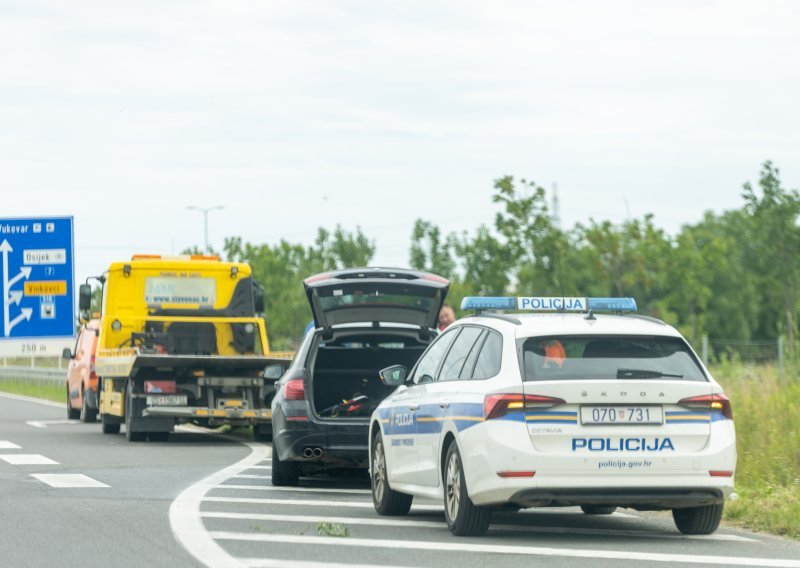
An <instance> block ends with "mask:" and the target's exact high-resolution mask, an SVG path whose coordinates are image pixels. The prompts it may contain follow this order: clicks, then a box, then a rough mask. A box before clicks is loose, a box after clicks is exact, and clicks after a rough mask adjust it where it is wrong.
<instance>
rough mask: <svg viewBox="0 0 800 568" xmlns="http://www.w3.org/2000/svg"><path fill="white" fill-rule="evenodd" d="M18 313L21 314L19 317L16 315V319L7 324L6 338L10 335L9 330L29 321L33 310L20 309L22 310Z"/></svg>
mask: <svg viewBox="0 0 800 568" xmlns="http://www.w3.org/2000/svg"><path fill="white" fill-rule="evenodd" d="M20 311H21V312H22V313H21V314H20V315H18V316H17V317H15V318H14V319H13V320H11V321H10V322H9V323H8V329H7V330H6V336H8V334H9V333H11V330H12V329H14V326H16V325H17V324H19V323H21V322H22V321H23V320H27V321H31V316H32V315H33V309H32V308H22V310H20Z"/></svg>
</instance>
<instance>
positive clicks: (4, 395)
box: [0, 374, 67, 408]
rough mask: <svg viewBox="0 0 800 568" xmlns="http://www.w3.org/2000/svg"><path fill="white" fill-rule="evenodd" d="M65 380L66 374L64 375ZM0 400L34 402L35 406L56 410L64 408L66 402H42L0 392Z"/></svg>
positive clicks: (32, 398)
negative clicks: (39, 405) (52, 407)
mask: <svg viewBox="0 0 800 568" xmlns="http://www.w3.org/2000/svg"><path fill="white" fill-rule="evenodd" d="M64 377H65V379H66V374H65V375H64ZM0 398H10V399H13V400H24V401H25V402H34V403H36V404H41V405H44V406H55V407H58V408H66V405H67V403H66V402H53V401H52V400H44V399H41V398H34V397H32V396H24V395H21V394H11V393H8V392H0Z"/></svg>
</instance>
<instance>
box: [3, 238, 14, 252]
mask: <svg viewBox="0 0 800 568" xmlns="http://www.w3.org/2000/svg"><path fill="white" fill-rule="evenodd" d="M13 250H14V249H13V248H11V245H10V244H8V241H7V240H6V239H3V242H2V243H0V252H4V253H9V252H11V251H13Z"/></svg>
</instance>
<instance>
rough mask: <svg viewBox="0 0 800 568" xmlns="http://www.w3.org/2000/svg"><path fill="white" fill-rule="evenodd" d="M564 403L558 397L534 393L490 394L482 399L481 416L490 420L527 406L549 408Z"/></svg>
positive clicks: (521, 409)
mask: <svg viewBox="0 0 800 568" xmlns="http://www.w3.org/2000/svg"><path fill="white" fill-rule="evenodd" d="M564 403H565V402H564V400H562V399H560V398H553V397H550V396H539V395H535V394H526V395H522V394H519V393H508V394H505V393H498V394H490V395H486V398H484V399H483V417H484V419H485V420H491V419H493V418H500V417H501V416H505V415H506V414H508V413H510V412H522V411H524V410H525V409H528V408H550V407H552V406H558V405H559V404H564Z"/></svg>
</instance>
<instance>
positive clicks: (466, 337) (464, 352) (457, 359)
mask: <svg viewBox="0 0 800 568" xmlns="http://www.w3.org/2000/svg"><path fill="white" fill-rule="evenodd" d="M481 333H482V330H481V328H479V327H472V326H468V327H464V329H463V330H462V331H461V334H460V335H459V336H458V339H456V340H455V342H454V343H453V346H452V347H451V348H450V352H449V353H448V354H447V357H446V358H445V360H444V363H443V364H442V370H441V371H439V378H438V379H437V380H439V381H453V380H456V379H458V378H459V377H460V375H461V369H462V368H463V367H464V362H465V361H466V360H467V357H468V356H469V354H470V351H471V350H472V348H473V346H474V345H475V341H476V340H477V339H478V337H480V335H481Z"/></svg>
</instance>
